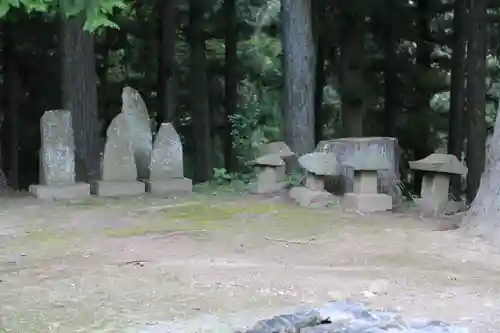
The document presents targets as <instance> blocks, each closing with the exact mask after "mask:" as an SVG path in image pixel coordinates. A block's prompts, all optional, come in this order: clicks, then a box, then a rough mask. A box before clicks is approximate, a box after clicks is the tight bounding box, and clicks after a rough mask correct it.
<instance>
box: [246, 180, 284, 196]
mask: <svg viewBox="0 0 500 333" xmlns="http://www.w3.org/2000/svg"><path fill="white" fill-rule="evenodd" d="M285 187H286V183H285V182H281V183H276V182H273V183H263V182H258V181H257V182H255V183H253V184H252V185H251V188H250V192H252V193H254V194H266V193H274V192H279V191H281V190H283V189H284V188H285Z"/></svg>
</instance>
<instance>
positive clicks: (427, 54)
mask: <svg viewBox="0 0 500 333" xmlns="http://www.w3.org/2000/svg"><path fill="white" fill-rule="evenodd" d="M430 1H433V0H418V3H417V10H418V17H417V31H418V39H417V52H416V71H415V73H416V77H415V92H414V100H413V106H412V108H413V110H412V111H413V117H412V121H413V122H414V133H413V140H414V156H413V157H414V159H415V160H419V159H422V158H425V157H427V156H428V155H430V154H432V153H433V147H432V146H431V144H430V142H429V139H430V135H431V131H430V130H431V124H430V122H429V118H430V117H429V116H430V99H431V97H432V92H431V91H430V90H429V88H428V86H427V80H426V77H427V74H428V73H429V71H430V70H431V63H432V61H431V53H432V50H433V45H432V43H431V31H430V22H431V17H430V6H429V4H430ZM414 176H415V177H414V179H413V182H414V183H413V190H414V192H415V193H420V192H421V187H422V177H423V173H422V172H415V173H414Z"/></svg>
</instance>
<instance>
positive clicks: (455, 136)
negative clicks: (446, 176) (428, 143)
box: [448, 0, 467, 200]
mask: <svg viewBox="0 0 500 333" xmlns="http://www.w3.org/2000/svg"><path fill="white" fill-rule="evenodd" d="M466 23H467V0H455V5H454V9H453V46H452V48H453V51H452V52H453V53H452V58H451V85H450V112H449V115H448V117H449V124H448V154H453V155H455V156H456V157H457V158H458V159H459V160H460V159H462V149H463V139H464V135H463V130H462V129H463V115H464V107H465V46H466V43H467V34H466V33H467V29H466ZM451 190H452V194H453V196H454V197H455V199H457V200H458V199H459V198H460V195H461V177H460V176H458V175H457V176H453V177H452V178H451Z"/></svg>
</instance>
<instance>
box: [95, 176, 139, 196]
mask: <svg viewBox="0 0 500 333" xmlns="http://www.w3.org/2000/svg"><path fill="white" fill-rule="evenodd" d="M90 192H91V193H92V194H94V195H96V196H98V197H121V196H134V195H140V194H144V193H145V185H144V183H142V182H140V181H106V180H99V181H96V182H93V183H91V184H90Z"/></svg>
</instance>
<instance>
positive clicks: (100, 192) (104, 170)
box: [91, 113, 145, 197]
mask: <svg viewBox="0 0 500 333" xmlns="http://www.w3.org/2000/svg"><path fill="white" fill-rule="evenodd" d="M128 126H129V124H128V119H127V118H126V115H125V114H123V113H120V114H118V115H117V116H116V117H115V118H114V119H113V120H112V121H111V124H110V125H109V127H108V129H107V138H106V144H105V146H104V153H103V156H102V159H101V179H100V180H99V181H95V182H92V184H91V191H92V194H95V195H97V196H100V197H120V196H133V195H139V194H142V193H144V191H145V185H144V183H142V182H140V181H138V180H137V167H136V161H135V158H134V153H133V149H132V147H133V143H132V140H131V137H130V135H129V134H130V133H129V131H128Z"/></svg>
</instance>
